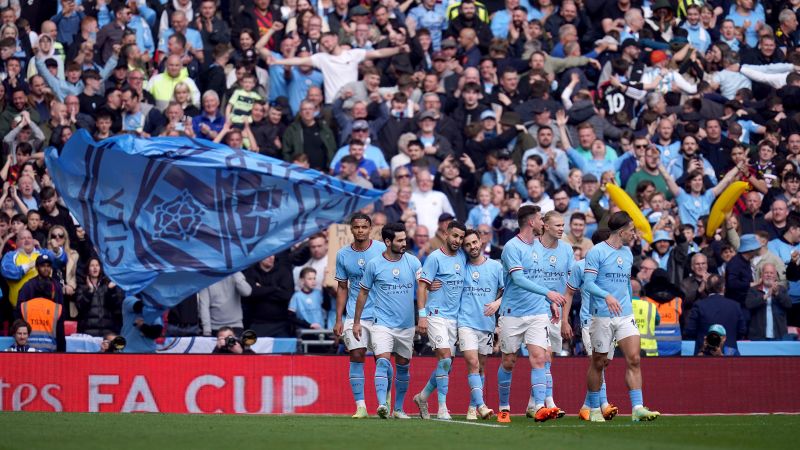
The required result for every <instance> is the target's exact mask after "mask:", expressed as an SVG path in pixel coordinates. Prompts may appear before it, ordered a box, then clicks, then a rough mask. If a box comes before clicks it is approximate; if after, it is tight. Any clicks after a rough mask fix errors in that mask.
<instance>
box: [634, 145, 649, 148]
mask: <svg viewBox="0 0 800 450" xmlns="http://www.w3.org/2000/svg"><path fill="white" fill-rule="evenodd" d="M647 145H648V144H644V145H641V144H636V145H635V146H634V147H636V148H647Z"/></svg>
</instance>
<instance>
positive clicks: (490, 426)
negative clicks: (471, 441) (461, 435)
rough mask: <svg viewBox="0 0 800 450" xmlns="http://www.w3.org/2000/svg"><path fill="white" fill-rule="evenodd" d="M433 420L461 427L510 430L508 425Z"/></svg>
mask: <svg viewBox="0 0 800 450" xmlns="http://www.w3.org/2000/svg"><path fill="white" fill-rule="evenodd" d="M432 420H433V421H434V422H439V423H458V424H461V425H472V426H475V427H488V428H508V425H497V424H492V423H477V422H462V421H460V420H440V419H432Z"/></svg>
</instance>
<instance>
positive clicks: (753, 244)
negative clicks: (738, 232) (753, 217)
mask: <svg viewBox="0 0 800 450" xmlns="http://www.w3.org/2000/svg"><path fill="white" fill-rule="evenodd" d="M760 248H761V242H759V241H758V238H757V237H756V235H755V234H743V235H742V237H741V238H740V243H739V253H747V252H754V251H756V250H758V249H760Z"/></svg>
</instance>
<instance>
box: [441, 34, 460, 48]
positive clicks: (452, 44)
mask: <svg viewBox="0 0 800 450" xmlns="http://www.w3.org/2000/svg"><path fill="white" fill-rule="evenodd" d="M456 47H458V45H457V44H456V40H455V39H453V38H451V37H449V38H447V39H444V40H443V41H442V48H443V49H444V48H456Z"/></svg>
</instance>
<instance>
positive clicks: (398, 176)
mask: <svg viewBox="0 0 800 450" xmlns="http://www.w3.org/2000/svg"><path fill="white" fill-rule="evenodd" d="M395 178H411V176H410V175H409V174H407V173H406V174H400V175H397V176H396V177H395Z"/></svg>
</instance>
